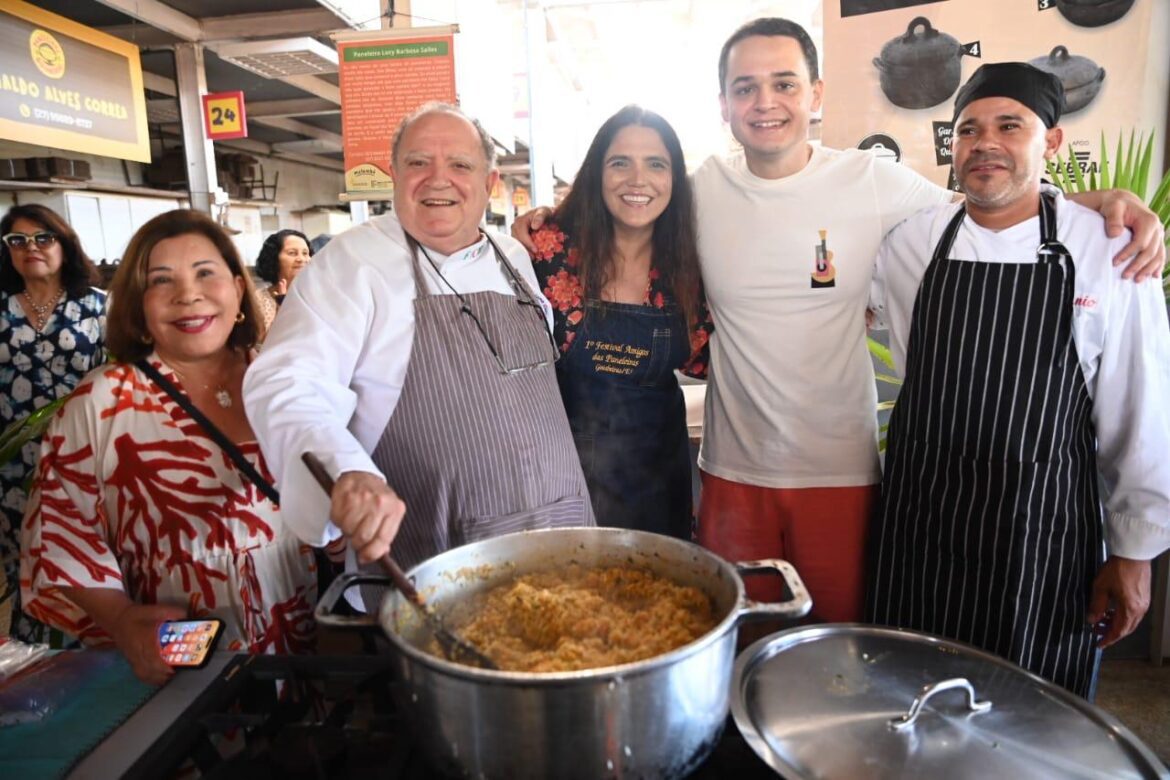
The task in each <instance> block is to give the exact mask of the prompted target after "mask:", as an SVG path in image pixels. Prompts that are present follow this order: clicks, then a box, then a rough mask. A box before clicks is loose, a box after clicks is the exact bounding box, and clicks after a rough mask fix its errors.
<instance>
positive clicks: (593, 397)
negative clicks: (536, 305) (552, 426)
mask: <svg viewBox="0 0 1170 780" xmlns="http://www.w3.org/2000/svg"><path fill="white" fill-rule="evenodd" d="M690 352H691V344H690V335H689V333H688V330H687V328H686V323H685V321H684V318H683V316H682V314H681V313H680V312H679V310H678V308H677V307H676V306H673V305H672V306H668V307H667V308H665V309H658V308H655V307H653V306H644V305H638V304H627V303H611V302H609V301H598V300H590V301H587V302H586V304H585V318H584V320H583V321H582V323H581V327H580V329H579V330H578V332H577V335H576V336H575V337H574V338H573V343H572V346H570V347H569V351H568V352H567V353H566V354H565V355H564V356H563V357H562V358H561V359H560V361H559V362H558V363H557V380H558V381H559V382H560V385H561V397H562V398H564V401H565V411H566V412H567V413H568V415H569V426H570V427H571V428H572V431H573V440H574V441H575V443H576V445H577V452H578V454H579V455H580V457H581V467H582V468H583V469H584V471H585V480H586V482H587V483H588V485H589V497H590V499H591V500H592V502H593V510H594V514H595V515H596V518H597V522H598V523H599V524H601V525H606V526H616V527H619V528H634V529H637V530H640V531H653V532H655V533H660V534H668V535H670V536H674V537H676V538H679V539H685V540H687V541H690V538H691V514H692V507H691V461H690V442H689V441H688V438H687V422H686V404H685V401H684V400H683V395H682V389H681V388H679V385H678V379H676V378H675V376H674V369H675V368H676V367H678V366H681V365H682V364H683V363H684V362H685V361H686V359H687V356H688V355H690Z"/></svg>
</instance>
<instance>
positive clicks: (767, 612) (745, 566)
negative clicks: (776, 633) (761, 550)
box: [735, 558, 812, 622]
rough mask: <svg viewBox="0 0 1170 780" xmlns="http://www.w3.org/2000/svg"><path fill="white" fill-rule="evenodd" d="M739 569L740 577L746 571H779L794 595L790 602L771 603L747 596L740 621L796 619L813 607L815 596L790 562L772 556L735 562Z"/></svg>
mask: <svg viewBox="0 0 1170 780" xmlns="http://www.w3.org/2000/svg"><path fill="white" fill-rule="evenodd" d="M735 570H736V571H737V572H739V575H740V577H742V576H743V575H745V574H779V575H780V576H781V577H783V578H784V584H785V585H787V586H788V590H789V592H791V593H792V598H790V599H789V600H788V601H778V602H774V603H773V602H767V601H752V600H750V599H744V602H743V604H742V605H741V606H740V608H739V614H738V615H737V616H736V622H739V621H741V620H761V619H765V618H788V619H793V620H794V619H796V618H800V617H804V616H805V615H807V614H808V613H809V610H811V609H812V597H810V596H809V595H808V589H807V588H805V587H804V583H803V582H801V580H800V576H799V575H798V574H797V573H796V569H794V568H793V567H792V564H791V563H789V562H788V561H782V560H780V559H778V558H768V559H766V560H762V561H744V562H742V563H737V564H735Z"/></svg>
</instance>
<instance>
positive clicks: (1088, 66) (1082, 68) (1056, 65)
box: [1030, 46, 1105, 92]
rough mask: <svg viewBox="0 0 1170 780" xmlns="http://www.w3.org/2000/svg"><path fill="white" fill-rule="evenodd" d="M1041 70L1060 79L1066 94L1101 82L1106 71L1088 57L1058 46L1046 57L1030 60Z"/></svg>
mask: <svg viewBox="0 0 1170 780" xmlns="http://www.w3.org/2000/svg"><path fill="white" fill-rule="evenodd" d="M1030 64H1032V65H1035V66H1036V67H1037V68H1039V69H1040V70H1044V71H1048V72H1049V73H1051V74H1052V75H1054V76H1056V77H1057V78H1058V79H1060V83H1061V84H1063V85H1064V89H1065V91H1066V92H1068V91H1070V90H1073V89H1076V88H1077V87H1083V86H1085V85H1087V84H1092V83H1093V82H1096V81H1100V80H1101V77H1102V76H1104V75H1105V71H1104V69H1103V68H1101V67H1100V66H1099V65H1097V63H1095V62H1093V61H1092V60H1091V59H1089V58H1088V57H1082V56H1080V55H1077V54H1069V53H1068V49H1067V48H1066V47H1064V46H1057V47H1055V48H1053V50H1052V51H1050V52H1049V53H1048V56H1046V57H1036V58H1035V59H1033V60H1030Z"/></svg>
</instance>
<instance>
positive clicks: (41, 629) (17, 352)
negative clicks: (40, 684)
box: [0, 204, 106, 642]
mask: <svg viewBox="0 0 1170 780" xmlns="http://www.w3.org/2000/svg"><path fill="white" fill-rule="evenodd" d="M0 242H2V243H0V429H4V428H7V427H8V426H10V425H13V424H15V423H16V422H17V421H18V420H23V419H24V418H27V417H28V416H29V415H30V414H32V413H33V412H35V411H36V410H38V409H41V408H43V407H45V406H47V405H48V404H50V403H52V402H54V401H56V400H57V399H59V398H63V397H64V396H66V395H68V394H69V393H70V392H72V391H73V388H74V387H76V386H77V383H78V382H80V381H81V378H82V377H84V376H85V375H86V373H87V372H88V371H89V370H90V369H92V368H94V367H96V366H98V365H100V364H101V363H102V362H103V361H104V360H105V350H104V344H103V333H104V330H105V305H106V295H105V293H103V292H101V291H100V290H96V289H94V288H93V287H92V285H93V284H95V283H96V282H97V271H96V269H95V268H94V265H93V263H92V262H91V261H90V259H89V258H88V257H87V256H86V254H85V250H84V249H82V248H81V240H80V239H79V238H78V237H77V233H76V232H74V230H73V228H71V227H70V226H69V224H68V223H66V222H65V220H64V219H62V218H61V217H60V215H58V214H57V213H56V212H54V211H52V210H51V209H49V208H46V207H45V206H41V205H36V204H33V205H27V206H13V207H12V208H11V209H9V210H8V213H7V214H5V215H4V218H3V219H0ZM40 449H41V443H40V437H36V438H34V439H32V440H30V441H28V442H26V443H25V444H24V445H23V446H22V447H21V449H20V452H19V453H18V454H17V455H16V457H14V458H13V459H11V460H9V461H8V462H6V463H0V561H3V571H4V579H3V582H2V583H0V602H2V603H3V606H0V613H3V614H7V615H9V620H2V619H0V624H6V623H9V621H10V630H9V632H10V633H11V635H12V636H14V637H17V638H18V639H23V640H25V641H29V642H44V641H47V640H48V631H47V630H46V628H45V626H43V625H42V624H40V623H37V622H36V621H32V620H30V619H29V618H28V617H27V616H26V615H25V614H24V613H23V612H22V611H21V608H20V587H19V580H18V577H17V571H18V568H19V559H20V546H19V540H20V519H21V517H22V516H23V515H24V508H25V499H26V495H25V486H26V483H27V481H28V479H29V478H30V477H31V475H32V473H33V470H34V469H35V468H36V463H37V457H38V454H39V453H40Z"/></svg>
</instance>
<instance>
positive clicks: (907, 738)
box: [731, 623, 1170, 780]
mask: <svg viewBox="0 0 1170 780" xmlns="http://www.w3.org/2000/svg"><path fill="white" fill-rule="evenodd" d="M731 694H732V695H731V711H732V714H733V715H734V717H735V722H736V725H737V726H738V727H739V730H740V732H742V733H743V736H744V738H745V739H746V740H747V742H748V744H750V745H751V746H752V748H753V749H754V750H755V751H756V753H757V754H759V756H760V757H761V758H763V759H764V761H766V762H767V763H768V765H769V766H771V767H772V768H773V769H775V770H776V771H777V772H778V773H780V774H782V775H783V776H784V777H785V778H788V780H797V779H798V778H854V777H865V778H875V780H876V779H877V778H905V777H945V778H947V780H961V779H963V778H979V779H980V780H985V778H989V777H1010V778H1013V780H1024V779H1025V778H1054V777H1060V778H1064V779H1065V780H1074V779H1078V780H1080V779H1082V778H1083V780H1090V778H1092V779H1093V780H1097V779H1098V778H1103V777H1109V778H1135V779H1136V778H1143V779H1144V778H1159V779H1160V780H1167V778H1170V772H1167V770H1166V769H1165V767H1164V766H1163V765H1162V764H1161V762H1160V761H1159V760H1158V758H1157V757H1156V756H1155V755H1154V754H1153V753H1152V752H1151V751H1150V750H1149V748H1147V747H1146V746H1145V745H1143V744H1142V743H1141V742H1140V741H1139V740H1138V739H1137V737H1135V736H1134V735H1133V734H1132V733H1131V732H1130V731H1129V730H1128V729H1126V728H1125V727H1124V726H1122V725H1121V724H1120V723H1119V722H1118V721H1117V720H1116V719H1114V718H1113V717H1112V716H1110V715H1108V714H1106V713H1105V712H1104V711H1102V710H1100V709H1098V708H1097V707H1094V706H1093V705H1091V704H1089V703H1088V702H1086V701H1085V700H1084V699H1081V698H1079V697H1077V696H1074V695H1073V694H1071V693H1069V692H1068V691H1065V690H1064V689H1062V688H1058V687H1057V686H1055V685H1053V684H1052V683H1050V682H1048V681H1046V680H1043V679H1041V678H1039V677H1037V676H1035V675H1033V674H1031V673H1029V672H1026V671H1024V670H1023V669H1021V668H1020V667H1018V666H1016V665H1014V664H1011V663H1009V662H1007V661H1005V660H1003V659H1001V658H998V657H997V656H994V655H991V654H990V653H986V652H984V651H982V650H978V649H976V648H974V647H971V646H969V645H965V644H961V643H959V642H952V641H950V640H947V639H942V638H939V637H933V636H930V635H927V634H920V633H916V632H912V631H901V630H897V629H889V628H879V627H875V626H864V625H858V624H848V623H841V624H829V625H822V626H809V627H802V628H794V629H790V630H787V631H782V632H780V633H778V634H773V635H772V636H769V637H765V638H764V639H761V640H760V641H758V642H756V643H755V644H753V645H752V646H751V647H749V648H748V649H747V650H745V651H744V652H743V653H741V654H740V656H739V658H738V659H736V662H735V674H734V679H733V683H732V691H731Z"/></svg>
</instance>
